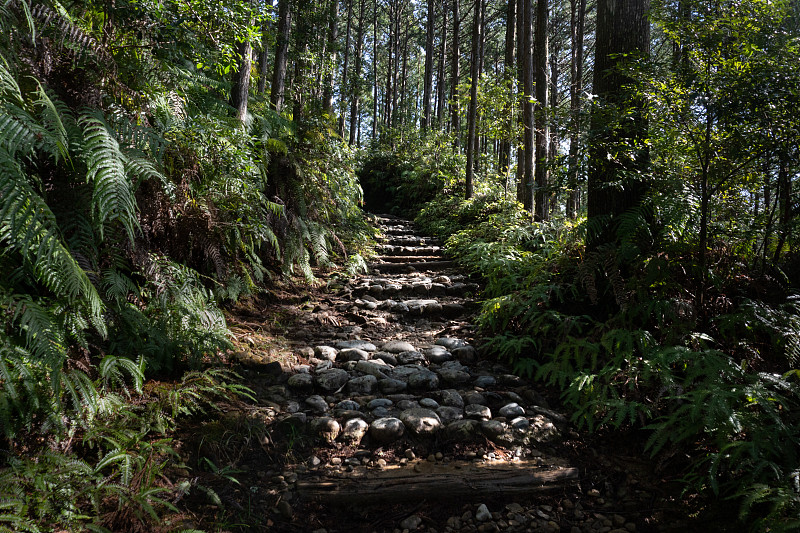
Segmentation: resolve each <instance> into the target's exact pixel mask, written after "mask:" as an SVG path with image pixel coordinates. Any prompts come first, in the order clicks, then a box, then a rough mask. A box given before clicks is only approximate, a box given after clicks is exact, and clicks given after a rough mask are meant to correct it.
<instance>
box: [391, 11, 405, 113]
mask: <svg viewBox="0 0 800 533" xmlns="http://www.w3.org/2000/svg"><path fill="white" fill-rule="evenodd" d="M393 25H394V54H393V57H394V69H393V70H392V99H391V102H390V103H391V106H390V108H389V109H390V111H391V113H390V114H389V126H390V127H394V126H396V121H397V102H398V99H399V96H400V91H398V88H399V81H400V80H399V78H400V63H401V61H400V55H401V49H402V48H401V41H400V6H399V5H396V6H395V10H394V23H393Z"/></svg>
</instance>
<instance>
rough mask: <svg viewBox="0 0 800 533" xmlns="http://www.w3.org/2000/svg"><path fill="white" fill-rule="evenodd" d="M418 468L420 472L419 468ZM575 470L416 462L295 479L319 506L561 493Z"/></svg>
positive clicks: (527, 465)
mask: <svg viewBox="0 0 800 533" xmlns="http://www.w3.org/2000/svg"><path fill="white" fill-rule="evenodd" d="M420 467H421V468H420ZM577 480H578V469H577V468H572V467H552V466H550V467H542V466H535V465H533V464H532V463H527V462H520V463H508V462H502V463H490V464H480V463H478V464H476V463H470V462H453V463H449V464H432V463H428V462H426V461H420V462H419V463H417V465H415V466H414V467H412V466H411V465H409V466H407V467H405V468H400V467H395V468H390V469H387V470H372V469H369V470H368V469H366V468H363V467H359V468H356V469H355V470H354V471H353V472H351V473H346V472H339V471H337V472H332V473H330V474H328V475H323V476H321V478H319V479H317V480H314V481H300V482H298V483H297V490H298V492H299V494H300V495H301V496H304V497H307V498H312V499H315V500H320V501H323V502H331V503H336V502H359V503H382V502H398V501H417V500H423V499H424V500H429V501H445V500H454V499H469V498H471V497H477V498H481V497H485V496H486V495H488V494H491V495H492V496H506V497H514V496H525V495H532V494H537V493H542V492H547V491H551V490H557V489H563V488H565V487H568V486H572V485H574V484H576V483H577Z"/></svg>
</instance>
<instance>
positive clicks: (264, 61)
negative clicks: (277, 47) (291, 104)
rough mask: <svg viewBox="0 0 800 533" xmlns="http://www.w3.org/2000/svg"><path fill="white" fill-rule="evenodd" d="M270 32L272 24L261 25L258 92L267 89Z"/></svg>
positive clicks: (260, 92) (270, 3)
mask: <svg viewBox="0 0 800 533" xmlns="http://www.w3.org/2000/svg"><path fill="white" fill-rule="evenodd" d="M269 5H270V6H272V0H270V2H269ZM269 33H270V25H268V24H264V25H263V26H262V27H261V51H260V52H259V53H258V94H264V93H265V92H266V90H267V73H268V70H267V69H268V68H269V49H268V48H267V37H268V36H269Z"/></svg>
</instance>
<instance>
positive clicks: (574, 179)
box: [566, 0, 586, 219]
mask: <svg viewBox="0 0 800 533" xmlns="http://www.w3.org/2000/svg"><path fill="white" fill-rule="evenodd" d="M585 18H586V0H570V25H569V26H570V56H571V61H570V84H569V113H570V128H569V156H568V163H567V165H568V168H567V189H568V192H567V206H566V211H567V216H568V217H569V218H571V219H575V217H576V216H577V215H578V205H579V196H578V172H579V171H580V153H581V146H580V144H581V122H582V121H581V103H582V101H583V100H582V95H581V93H582V92H583V26H584V20H585Z"/></svg>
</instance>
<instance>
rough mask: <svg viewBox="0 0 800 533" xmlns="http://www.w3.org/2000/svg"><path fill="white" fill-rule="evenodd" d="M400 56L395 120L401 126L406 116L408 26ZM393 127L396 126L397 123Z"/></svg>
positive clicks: (404, 33)
mask: <svg viewBox="0 0 800 533" xmlns="http://www.w3.org/2000/svg"><path fill="white" fill-rule="evenodd" d="M400 55H401V57H402V58H403V61H402V65H403V66H402V68H401V69H400V93H399V96H398V100H399V102H400V104H399V107H398V108H399V109H400V113H399V114H398V115H399V116H398V117H397V119H399V121H400V122H399V124H400V125H402V124H403V122H404V117H405V114H406V82H407V81H408V25H406V27H405V30H404V31H403V46H402V47H401V49H400ZM394 125H395V126H396V125H397V123H395V124H394Z"/></svg>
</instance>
